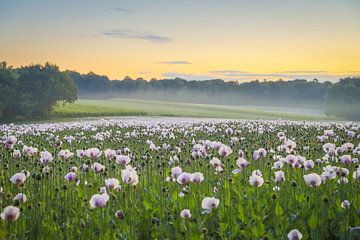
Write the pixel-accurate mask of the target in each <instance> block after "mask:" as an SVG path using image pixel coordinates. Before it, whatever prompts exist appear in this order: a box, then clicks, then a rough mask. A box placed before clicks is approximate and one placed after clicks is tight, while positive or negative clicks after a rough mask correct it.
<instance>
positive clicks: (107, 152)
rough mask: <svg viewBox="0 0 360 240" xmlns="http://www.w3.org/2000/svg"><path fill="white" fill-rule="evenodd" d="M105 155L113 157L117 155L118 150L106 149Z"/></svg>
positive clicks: (109, 157) (108, 157)
mask: <svg viewBox="0 0 360 240" xmlns="http://www.w3.org/2000/svg"><path fill="white" fill-rule="evenodd" d="M104 155H105V157H106V158H107V159H113V158H114V157H115V156H116V152H115V150H112V149H106V150H105V151H104Z"/></svg>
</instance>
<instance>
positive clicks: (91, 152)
mask: <svg viewBox="0 0 360 240" xmlns="http://www.w3.org/2000/svg"><path fill="white" fill-rule="evenodd" d="M85 156H87V157H88V158H90V159H95V158H98V157H100V156H101V151H100V150H99V149H98V148H90V149H87V150H86V151H85Z"/></svg>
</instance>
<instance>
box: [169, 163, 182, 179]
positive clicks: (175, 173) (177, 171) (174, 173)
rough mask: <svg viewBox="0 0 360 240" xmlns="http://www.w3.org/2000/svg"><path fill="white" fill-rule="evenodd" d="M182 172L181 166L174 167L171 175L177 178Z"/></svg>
mask: <svg viewBox="0 0 360 240" xmlns="http://www.w3.org/2000/svg"><path fill="white" fill-rule="evenodd" d="M181 173H182V169H181V167H179V166H177V167H173V168H172V169H171V177H172V178H174V179H176V178H178V176H179V175H180V174H181Z"/></svg>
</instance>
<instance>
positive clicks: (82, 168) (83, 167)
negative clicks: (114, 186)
mask: <svg viewBox="0 0 360 240" xmlns="http://www.w3.org/2000/svg"><path fill="white" fill-rule="evenodd" d="M88 170H89V166H88V165H86V164H85V163H84V164H83V165H81V167H80V171H81V172H87V171H88Z"/></svg>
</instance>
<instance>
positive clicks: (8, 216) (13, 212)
mask: <svg viewBox="0 0 360 240" xmlns="http://www.w3.org/2000/svg"><path fill="white" fill-rule="evenodd" d="M19 216H20V209H19V208H17V207H14V206H7V207H5V208H4V211H3V212H2V213H1V214H0V217H1V219H3V220H6V221H9V222H14V221H16V219H18V218H19Z"/></svg>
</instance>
